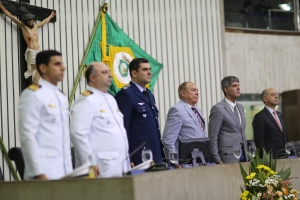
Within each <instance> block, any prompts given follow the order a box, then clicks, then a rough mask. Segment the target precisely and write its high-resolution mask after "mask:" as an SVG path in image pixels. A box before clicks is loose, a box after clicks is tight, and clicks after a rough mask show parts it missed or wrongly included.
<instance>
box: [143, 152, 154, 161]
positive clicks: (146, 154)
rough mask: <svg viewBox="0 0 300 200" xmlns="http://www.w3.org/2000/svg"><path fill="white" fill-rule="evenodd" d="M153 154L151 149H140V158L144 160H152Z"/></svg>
mask: <svg viewBox="0 0 300 200" xmlns="http://www.w3.org/2000/svg"><path fill="white" fill-rule="evenodd" d="M152 159H153V155H152V151H151V149H143V150H142V160H143V162H146V161H147V160H152Z"/></svg>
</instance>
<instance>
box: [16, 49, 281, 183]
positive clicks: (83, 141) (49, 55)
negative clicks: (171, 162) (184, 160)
mask: <svg viewBox="0 0 300 200" xmlns="http://www.w3.org/2000/svg"><path fill="white" fill-rule="evenodd" d="M36 66H37V70H38V72H39V74H40V75H41V80H40V82H39V85H34V84H33V85H31V86H29V87H28V88H27V89H26V90H25V91H24V92H23V93H22V94H21V96H20V101H19V134H20V141H21V147H22V151H23V155H24V161H25V174H24V178H25V179H27V180H29V179H59V178H61V177H63V176H64V175H66V174H68V173H70V172H71V171H72V162H71V151H70V139H71V141H72V144H73V146H74V151H75V166H76V167H79V166H81V165H83V164H86V163H91V164H92V165H93V166H94V171H95V173H96V174H97V176H98V177H120V176H122V175H123V173H124V172H125V171H127V170H129V169H130V167H133V166H134V165H138V164H140V163H142V159H141V151H138V152H137V153H136V154H134V155H133V156H132V157H131V158H129V156H128V153H129V152H132V151H134V150H135V149H136V148H137V147H138V146H140V145H141V144H142V143H143V142H145V141H148V142H147V143H146V144H145V148H147V149H151V150H152V152H153V159H154V161H155V162H160V161H161V159H162V158H164V157H165V156H164V155H165V153H166V155H168V151H169V150H171V149H176V148H177V141H178V139H181V138H201V137H207V136H208V134H207V132H206V127H205V126H206V124H205V119H204V118H203V115H202V112H201V110H200V109H199V108H198V107H197V106H196V103H197V102H198V98H199V93H198V89H197V87H196V85H195V84H194V83H191V82H184V83H182V84H181V85H180V86H179V88H178V94H179V98H180V102H179V103H177V104H176V105H175V106H173V107H172V108H170V110H169V112H168V115H167V122H166V125H165V129H164V133H163V137H162V138H161V135H160V127H159V119H158V116H159V115H158V109H157V107H156V103H155V98H154V95H153V94H152V93H151V92H150V91H149V90H148V89H147V88H146V85H147V84H148V83H150V81H151V66H150V64H149V62H148V61H147V60H146V59H143V58H135V59H133V60H132V61H131V62H130V64H129V72H130V75H131V79H132V81H131V82H130V84H129V85H128V86H126V87H124V88H122V89H121V90H120V91H119V92H118V93H117V95H116V96H115V98H114V97H113V96H112V95H110V94H109V93H108V89H109V87H110V85H111V83H112V75H111V73H110V70H109V68H108V67H107V66H106V65H105V64H104V63H101V62H94V63H91V64H90V65H89V66H88V67H87V70H86V74H85V75H86V80H87V84H88V86H89V87H88V88H87V90H86V91H84V92H82V94H81V95H80V97H78V98H77V99H76V101H75V103H74V105H73V106H72V107H71V110H70V116H71V118H70V119H71V120H70V126H69V109H68V101H67V98H66V96H65V95H64V94H63V93H62V92H61V91H60V90H59V89H58V87H57V83H58V82H59V81H62V80H63V77H64V70H65V67H64V65H63V61H62V57H61V53H59V52H57V51H54V50H47V51H42V52H40V53H38V54H37V56H36ZM221 85H222V89H223V92H224V94H225V98H224V100H222V101H221V102H220V103H218V104H216V105H215V106H214V107H213V108H212V109H211V114H210V120H209V137H210V139H211V145H210V146H211V155H212V158H213V162H216V163H230V162H236V161H237V160H236V158H235V157H234V156H233V154H232V153H229V152H232V148H233V146H234V145H237V144H240V143H243V144H244V146H243V148H244V149H247V146H246V137H245V124H246V123H245V115H244V108H243V106H242V105H240V104H238V103H236V102H235V100H236V98H237V97H239V96H240V86H239V80H238V79H237V78H236V77H233V76H230V77H225V78H224V79H223V80H222V82H221ZM264 92H265V93H266V94H268V90H266V91H264ZM271 94H273V93H271ZM263 95H264V97H263V98H265V100H264V102H265V104H266V99H267V97H269V96H267V95H265V94H263ZM271 96H272V95H271ZM273 96H274V95H273ZM275 96H276V95H275ZM277 99H278V96H277ZM266 105H267V104H266ZM235 106H236V107H235ZM236 108H237V109H236ZM263 120H264V119H263V118H261V117H260V118H259V119H258V121H259V122H258V127H261V126H262V124H261V123H262V121H263ZM253 124H254V123H253ZM281 124H282V129H283V130H282V132H283V133H284V134H285V133H286V132H284V131H285V126H284V122H283V121H281ZM69 127H70V130H69ZM264 131H265V130H264ZM261 134H263V133H261ZM284 134H281V135H284ZM266 135H267V134H266ZM70 136H71V137H70ZM267 137H269V136H263V135H260V139H262V138H267ZM261 145H262V146H263V145H265V146H263V147H264V148H265V149H266V150H268V148H270V147H269V146H268V144H267V142H262V141H261ZM272 148H273V147H272ZM244 159H245V160H247V157H244Z"/></svg>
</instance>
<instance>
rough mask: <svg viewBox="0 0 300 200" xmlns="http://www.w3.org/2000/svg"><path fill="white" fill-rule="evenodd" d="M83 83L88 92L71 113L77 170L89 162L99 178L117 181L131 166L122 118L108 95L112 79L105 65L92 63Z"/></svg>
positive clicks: (78, 100) (111, 97)
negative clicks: (116, 178) (87, 86)
mask: <svg viewBox="0 0 300 200" xmlns="http://www.w3.org/2000/svg"><path fill="white" fill-rule="evenodd" d="M86 79H87V84H88V85H89V88H88V90H86V91H84V92H83V93H82V95H80V97H79V98H78V99H77V100H76V101H75V103H74V105H73V107H72V109H71V126H70V129H71V139H72V143H73V145H74V150H75V164H76V167H79V166H81V165H83V164H86V163H88V162H92V164H93V165H94V169H95V172H96V174H97V175H98V177H102V178H108V177H120V176H122V174H123V172H126V171H128V170H129V167H130V164H129V157H128V141H127V135H126V130H125V128H124V124H123V114H122V113H121V112H120V110H119V108H118V105H117V102H116V100H115V99H114V97H113V96H112V95H110V94H109V93H108V92H107V91H108V88H109V87H110V85H111V81H112V75H111V73H110V70H109V68H108V67H107V66H106V65H105V64H104V63H100V62H94V63H91V64H90V65H89V66H88V67H87V70H86Z"/></svg>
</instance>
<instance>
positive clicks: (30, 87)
mask: <svg viewBox="0 0 300 200" xmlns="http://www.w3.org/2000/svg"><path fill="white" fill-rule="evenodd" d="M41 87H42V86H41V85H37V84H31V85H30V86H29V87H28V89H29V90H32V91H37V90H38V89H40V88H41Z"/></svg>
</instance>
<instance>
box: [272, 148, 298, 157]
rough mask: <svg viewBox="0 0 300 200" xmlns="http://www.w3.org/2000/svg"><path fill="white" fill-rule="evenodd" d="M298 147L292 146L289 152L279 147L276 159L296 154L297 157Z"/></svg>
mask: <svg viewBox="0 0 300 200" xmlns="http://www.w3.org/2000/svg"><path fill="white" fill-rule="evenodd" d="M297 149H298V147H292V149H290V153H287V152H286V149H279V150H278V151H277V152H276V159H277V158H288V156H291V155H294V156H296V157H297V155H296V153H295V152H297ZM282 152H283V153H282Z"/></svg>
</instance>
